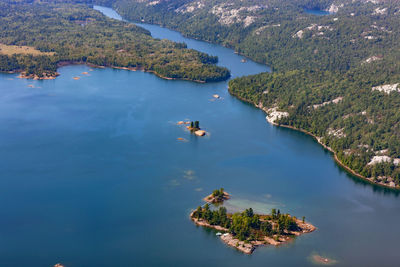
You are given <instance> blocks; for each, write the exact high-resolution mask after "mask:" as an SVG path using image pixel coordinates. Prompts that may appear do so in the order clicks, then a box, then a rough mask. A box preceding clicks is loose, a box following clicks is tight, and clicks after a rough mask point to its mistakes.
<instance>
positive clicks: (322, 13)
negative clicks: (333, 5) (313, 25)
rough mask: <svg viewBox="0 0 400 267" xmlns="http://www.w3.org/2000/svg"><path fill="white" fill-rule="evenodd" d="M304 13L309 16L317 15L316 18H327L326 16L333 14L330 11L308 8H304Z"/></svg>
mask: <svg viewBox="0 0 400 267" xmlns="http://www.w3.org/2000/svg"><path fill="white" fill-rule="evenodd" d="M304 12H305V13H307V14H311V15H315V16H326V15H331V14H332V13H331V12H329V11H325V10H320V9H308V8H304Z"/></svg>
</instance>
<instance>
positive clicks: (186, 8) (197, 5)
mask: <svg viewBox="0 0 400 267" xmlns="http://www.w3.org/2000/svg"><path fill="white" fill-rule="evenodd" d="M203 7H204V3H202V2H200V1H199V2H194V3H189V4H186V5H183V6H181V7H179V8H178V9H176V10H175V12H177V13H182V14H185V13H193V12H194V11H196V10H198V9H202V8H203Z"/></svg>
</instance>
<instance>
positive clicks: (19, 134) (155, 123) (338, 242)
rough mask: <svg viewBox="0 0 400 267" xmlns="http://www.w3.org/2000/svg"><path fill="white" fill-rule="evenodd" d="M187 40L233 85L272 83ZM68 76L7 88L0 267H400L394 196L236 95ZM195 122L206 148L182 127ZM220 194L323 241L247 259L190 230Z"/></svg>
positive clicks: (0, 140)
mask: <svg viewBox="0 0 400 267" xmlns="http://www.w3.org/2000/svg"><path fill="white" fill-rule="evenodd" d="M103 11H104V9H103ZM105 11H110V10H107V9H106V10H105ZM146 28H148V29H152V30H151V31H152V34H153V35H154V36H162V34H164V36H180V35H179V34H177V33H174V32H171V31H169V30H167V29H163V28H160V27H157V26H151V27H150V26H146ZM179 38H183V37H181V36H180V37H179ZM179 40H185V41H187V42H188V45H189V46H190V47H192V48H197V49H199V50H202V49H203V48H204V47H206V49H209V50H207V51H211V52H213V54H215V55H218V56H219V57H220V64H221V65H224V66H227V67H228V68H230V69H232V70H233V72H232V73H233V76H240V75H245V74H250V73H258V72H261V71H266V70H267V68H266V67H265V66H262V65H258V64H255V63H253V62H251V61H248V62H247V63H240V60H241V56H238V55H235V54H233V51H232V50H229V49H225V48H222V47H218V46H214V45H211V44H206V43H202V42H198V41H192V40H188V39H185V38H183V39H179ZM197 45H199V46H197ZM202 51H206V50H205V49H204V50H202ZM230 64H232V65H230ZM85 71H87V72H89V75H84V74H82V72H85ZM59 72H60V73H61V75H60V76H59V77H58V78H57V79H55V80H51V81H32V80H24V79H18V78H17V75H13V74H0V174H1V176H0V177H1V179H0V218H1V220H0V266H28V265H29V266H53V265H54V264H55V263H57V262H62V263H63V264H65V266H67V267H71V266H96V267H98V266H160V265H162V266H188V265H192V266H204V265H210V266H216V265H222V266H225V265H229V266H311V265H313V263H312V262H311V261H310V259H309V258H310V256H311V255H312V254H313V253H317V254H320V255H323V256H328V257H331V258H334V259H336V260H337V261H338V264H337V266H377V265H379V266H394V265H396V264H397V262H398V260H400V257H399V254H398V252H397V251H398V248H397V240H398V237H399V236H400V230H399V228H398V221H399V219H400V203H399V198H398V193H397V192H395V191H390V190H386V189H381V188H379V187H375V186H372V185H369V184H366V183H364V182H362V181H360V180H358V179H357V178H353V177H351V176H350V175H348V174H347V173H346V172H344V171H343V170H342V169H341V168H340V167H338V166H337V165H336V164H335V163H334V161H333V159H332V155H331V154H330V153H328V152H326V151H325V150H324V149H323V148H322V147H321V146H320V145H318V144H317V143H316V142H315V141H314V140H313V139H312V138H311V137H308V136H306V135H304V134H302V133H298V132H295V131H291V130H288V129H281V128H277V127H273V126H271V125H269V124H267V123H266V121H265V115H264V113H263V112H262V111H260V110H258V109H256V108H254V107H252V106H250V105H247V104H245V103H242V102H241V101H239V100H237V99H236V98H234V97H232V96H230V95H229V94H228V92H227V83H226V82H221V83H212V84H196V83H191V82H186V81H168V80H163V79H160V78H158V77H156V76H155V75H152V74H150V73H144V72H140V71H138V72H131V71H124V70H112V69H94V70H93V71H90V68H89V67H87V66H67V67H63V68H60V69H59ZM75 76H80V77H81V78H80V80H74V79H73V77H75ZM215 93H217V94H219V95H221V97H222V99H221V100H216V101H212V95H213V94H215ZM186 118H188V119H193V120H200V124H201V126H202V127H203V128H204V129H205V130H207V131H208V132H209V133H210V135H209V136H208V137H205V138H196V137H194V136H191V135H190V134H189V133H188V132H187V131H185V129H184V128H183V127H180V126H177V125H176V122H177V121H179V120H183V119H186ZM178 137H182V138H185V139H186V140H187V142H180V141H177V138H178ZM218 187H224V188H225V189H226V190H227V191H228V192H230V193H231V194H232V195H233V199H232V201H230V202H229V203H228V205H229V207H230V208H232V209H235V210H240V209H243V208H245V207H248V206H252V207H253V208H255V209H256V210H258V211H260V212H262V211H265V212H269V209H270V208H272V207H275V208H279V209H281V210H282V211H284V212H290V213H292V214H294V215H296V216H303V215H304V216H306V219H307V220H309V221H310V222H312V223H313V224H314V225H315V226H317V227H318V230H317V231H316V232H314V233H311V234H308V235H304V236H301V237H300V238H298V239H296V240H295V241H294V242H292V243H290V244H287V245H284V246H282V247H279V248H275V247H265V248H259V249H257V250H256V251H255V252H254V253H253V255H250V256H248V255H243V254H241V253H240V252H237V251H236V250H235V249H233V248H230V247H227V246H225V245H224V244H223V243H222V242H221V241H220V240H219V239H218V237H216V236H215V233H214V232H213V231H210V230H206V229H202V228H198V227H196V226H194V225H193V224H192V222H191V221H190V220H189V218H188V215H189V213H190V210H191V209H192V208H195V207H197V206H198V205H199V204H201V203H202V201H201V199H202V197H203V196H204V195H206V194H208V193H209V192H210V191H212V190H213V189H215V188H218Z"/></svg>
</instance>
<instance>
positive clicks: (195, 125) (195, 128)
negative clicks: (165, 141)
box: [186, 121, 206, 136]
mask: <svg viewBox="0 0 400 267" xmlns="http://www.w3.org/2000/svg"><path fill="white" fill-rule="evenodd" d="M186 128H187V129H188V130H189V131H190V132H191V133H194V134H195V135H197V136H204V135H206V131H204V130H202V129H201V128H200V122H199V121H195V122H193V121H191V122H190V125H189V126H186Z"/></svg>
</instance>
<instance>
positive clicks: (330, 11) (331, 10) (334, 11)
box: [326, 4, 344, 13]
mask: <svg viewBox="0 0 400 267" xmlns="http://www.w3.org/2000/svg"><path fill="white" fill-rule="evenodd" d="M343 6H344V5H343V4H341V5H339V6H337V5H335V4H332V5H331V6H330V7H329V8H328V9H326V11H328V12H329V13H336V12H338V11H339V8H341V7H343Z"/></svg>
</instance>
